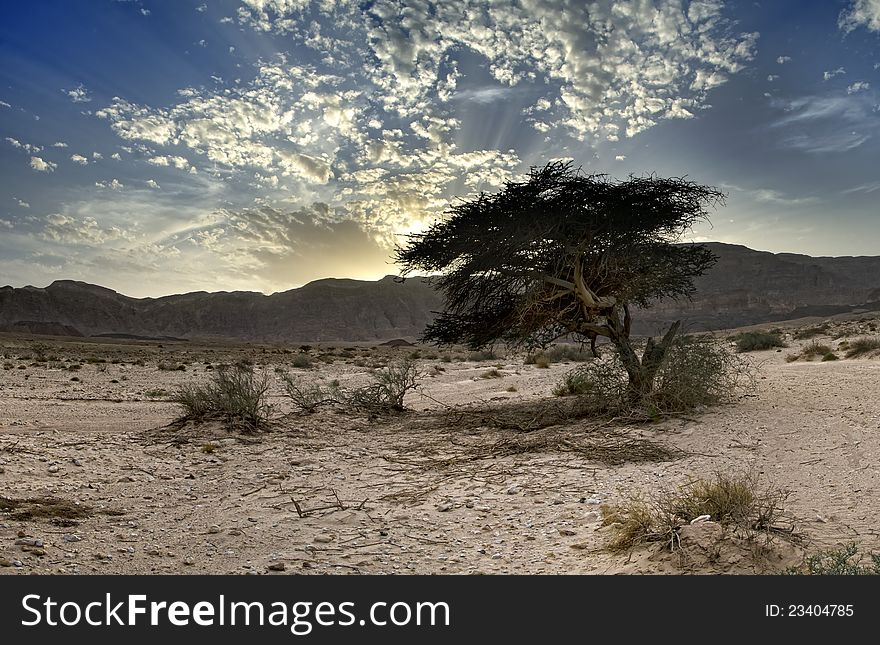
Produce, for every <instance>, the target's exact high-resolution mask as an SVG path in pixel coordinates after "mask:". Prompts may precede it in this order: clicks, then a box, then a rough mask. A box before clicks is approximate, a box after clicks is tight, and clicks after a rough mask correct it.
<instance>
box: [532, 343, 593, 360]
mask: <svg viewBox="0 0 880 645" xmlns="http://www.w3.org/2000/svg"><path fill="white" fill-rule="evenodd" d="M541 357H543V358H546V359H547V360H548V361H549V362H550V363H583V362H585V361H590V360H593V355H592V354H591V353H590V352H589V351H584V349H583V347H581V346H579V345H571V344H562V345H553V346H552V347H549V348H547V349H545V350H542V351H540V352H537V353H533V354H528V355H527V356H526V358H525V360H524V361H523V362H524V363H525V364H526V365H534V364H535V363H536V362H537V361H538V359H539V358H541Z"/></svg>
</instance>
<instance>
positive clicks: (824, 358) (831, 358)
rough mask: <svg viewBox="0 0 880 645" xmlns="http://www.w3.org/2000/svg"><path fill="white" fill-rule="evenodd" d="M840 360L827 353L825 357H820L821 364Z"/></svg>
mask: <svg viewBox="0 0 880 645" xmlns="http://www.w3.org/2000/svg"><path fill="white" fill-rule="evenodd" d="M837 360H840V359H839V358H838V356H837V354H835V353H834V352H828V353H827V354H825V356H823V357H822V362H825V361H837Z"/></svg>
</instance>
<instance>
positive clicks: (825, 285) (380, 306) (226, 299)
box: [0, 242, 880, 342]
mask: <svg viewBox="0 0 880 645" xmlns="http://www.w3.org/2000/svg"><path fill="white" fill-rule="evenodd" d="M706 246H707V247H708V248H709V249H710V250H711V251H712V252H713V253H715V254H716V255H717V256H718V258H719V260H718V263H717V264H716V265H715V266H714V267H713V268H712V269H711V270H710V271H709V272H708V273H707V274H706V275H705V276H703V277H701V278H699V279H698V280H697V281H696V285H697V294H696V295H695V297H694V299H693V301H692V302H690V303H688V302H673V301H665V302H661V303H658V304H657V305H656V306H655V307H652V308H650V309H647V310H644V311H639V312H638V313H637V315H635V316H634V318H635V321H634V322H635V325H634V331H635V332H637V333H656V331H657V330H658V329H659V328H661V327H663V326H664V325H666V324H668V323H669V322H670V321H672V320H677V319H679V318H682V319H684V320H685V323H686V325H687V327H688V328H689V329H691V330H694V331H696V330H702V329H725V328H730V327H739V326H743V325H751V324H757V323H762V322H770V321H775V320H787V319H791V318H799V317H806V316H829V315H832V314H836V313H845V312H850V311H854V310H855V311H858V310H859V309H860V308H862V309H868V308H872V309H880V257H836V258H832V257H817V258H814V257H810V256H807V255H796V254H791V253H778V254H774V253H767V252H763V251H754V250H752V249H749V248H747V247H744V246H737V245H730V244H721V243H717V242H713V243H708V244H706ZM442 306H443V305H442V299H441V298H440V297H439V295H438V294H437V293H436V292H435V291H434V290H433V289H432V288H431V287H430V285H429V284H428V283H427V281H425V280H423V279H420V278H412V279H408V280H406V281H405V282H403V283H399V282H396V281H395V280H394V279H393V278H392V277H391V276H387V277H385V278H383V279H382V280H378V281H376V282H369V281H362V280H345V279H325V280H316V281H315V282H310V283H309V284H307V285H305V286H303V287H300V288H298V289H291V290H290V291H284V292H281V293H276V294H273V295H271V296H267V295H264V294H261V293H254V292H247V291H234V292H225V291H221V292H216V293H207V292H204V291H198V292H194V293H185V294H181V295H172V296H165V297H162V298H130V297H128V296H124V295H122V294H120V293H117V292H115V291H113V290H111V289H106V288H104V287H100V286H96V285H92V284H87V283H85V282H75V281H72V280H56V281H55V282H53V283H52V284H50V285H49V286H48V287H45V288H37V287H30V286H29V287H22V288H12V287H8V286H7V287H0V331H27V332H30V333H36V334H39V333H45V334H54V335H79V334H82V335H86V336H98V335H103V336H115V337H117V338H125V337H128V338H138V337H141V338H188V339H198V338H202V339H211V338H214V339H234V340H248V341H282V342H340V341H349V342H381V341H388V340H392V339H406V340H414V339H415V338H416V337H417V336H418V335H419V334H420V333H421V332H422V330H423V329H424V327H425V325H426V324H427V323H428V322H429V321H430V320H431V319H432V317H433V314H432V312H433V311H438V310H440V309H441V308H442Z"/></svg>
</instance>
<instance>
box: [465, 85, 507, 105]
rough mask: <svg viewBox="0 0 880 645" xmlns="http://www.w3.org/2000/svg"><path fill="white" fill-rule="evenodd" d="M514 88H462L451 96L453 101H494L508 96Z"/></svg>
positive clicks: (482, 102) (484, 102)
mask: <svg viewBox="0 0 880 645" xmlns="http://www.w3.org/2000/svg"><path fill="white" fill-rule="evenodd" d="M514 91H515V90H513V88H510V87H481V88H479V89H471V90H462V91H460V92H456V93H455V94H454V95H453V96H452V100H453V101H465V102H472V103H480V104H487V103H495V102H497V101H503V100H505V99H506V98H508V97H509V96H510V95H511V94H512V93H513V92H514Z"/></svg>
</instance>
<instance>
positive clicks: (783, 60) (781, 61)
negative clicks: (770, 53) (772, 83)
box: [776, 56, 791, 65]
mask: <svg viewBox="0 0 880 645" xmlns="http://www.w3.org/2000/svg"><path fill="white" fill-rule="evenodd" d="M776 62H777V63H779V64H780V65H785V63H788V62H791V56H779V57H777V58H776Z"/></svg>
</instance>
